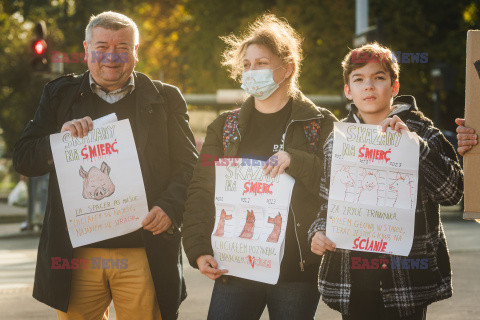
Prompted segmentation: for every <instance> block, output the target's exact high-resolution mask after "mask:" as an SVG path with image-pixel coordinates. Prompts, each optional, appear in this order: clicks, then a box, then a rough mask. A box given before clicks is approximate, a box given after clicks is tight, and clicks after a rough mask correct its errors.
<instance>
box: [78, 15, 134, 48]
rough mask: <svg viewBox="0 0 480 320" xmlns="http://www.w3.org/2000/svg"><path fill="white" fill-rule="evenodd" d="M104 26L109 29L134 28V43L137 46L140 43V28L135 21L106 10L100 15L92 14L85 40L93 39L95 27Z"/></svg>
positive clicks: (86, 29)
mask: <svg viewBox="0 0 480 320" xmlns="http://www.w3.org/2000/svg"><path fill="white" fill-rule="evenodd" d="M95 27H102V28H104V29H108V30H120V29H122V28H132V30H133V39H134V45H135V46H136V45H137V44H138V43H139V34H138V28H137V25H136V24H135V22H134V21H133V20H132V19H130V18H129V17H127V16H125V15H123V14H121V13H117V12H113V11H105V12H102V13H100V14H99V15H96V16H92V17H91V18H90V22H88V25H87V27H86V28H85V41H86V42H87V43H90V41H91V40H92V33H93V28H95Z"/></svg>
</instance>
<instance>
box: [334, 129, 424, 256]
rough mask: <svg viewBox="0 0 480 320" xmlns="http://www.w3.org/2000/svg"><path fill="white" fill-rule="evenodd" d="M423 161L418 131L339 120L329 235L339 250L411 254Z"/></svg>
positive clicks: (336, 131)
mask: <svg viewBox="0 0 480 320" xmlns="http://www.w3.org/2000/svg"><path fill="white" fill-rule="evenodd" d="M418 163H419V142H418V136H417V134H416V133H412V132H407V131H402V133H398V132H395V131H392V130H390V128H388V129H387V131H386V132H382V130H381V127H380V126H374V125H366V124H356V123H345V122H338V123H335V124H334V143H333V153H332V167H331V176H330V194H329V200H328V216H327V233H326V234H327V237H328V238H329V239H331V240H332V241H333V242H335V243H336V245H337V248H341V249H349V250H356V251H367V252H381V253H388V254H395V255H401V256H407V255H408V254H409V252H410V249H411V247H412V242H413V232H414V223H415V208H416V204H417V186H418Z"/></svg>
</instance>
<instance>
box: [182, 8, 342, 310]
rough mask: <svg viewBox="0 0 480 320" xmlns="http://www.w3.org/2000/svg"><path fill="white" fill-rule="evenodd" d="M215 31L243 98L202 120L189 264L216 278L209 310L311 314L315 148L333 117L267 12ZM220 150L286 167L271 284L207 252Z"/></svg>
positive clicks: (188, 217) (282, 28) (297, 47)
mask: <svg viewBox="0 0 480 320" xmlns="http://www.w3.org/2000/svg"><path fill="white" fill-rule="evenodd" d="M222 39H223V40H224V41H225V42H226V43H227V45H228V48H227V49H226V50H225V52H224V55H223V57H224V60H223V65H224V66H227V67H228V68H229V71H230V74H231V77H232V78H234V79H238V78H240V75H241V76H242V86H241V87H242V88H243V89H244V90H245V91H246V92H247V93H249V94H250V97H249V98H248V99H247V100H246V101H245V102H244V103H243V105H242V107H241V108H240V109H237V110H233V111H229V112H226V113H223V114H222V115H220V116H219V117H218V118H217V119H216V120H215V121H213V123H212V124H210V126H209V127H208V130H207V137H206V140H205V143H204V144H203V148H202V153H201V155H200V160H199V162H198V164H197V167H196V169H195V173H194V176H193V178H192V182H191V184H190V187H189V190H188V200H187V203H186V212H185V214H184V229H183V235H184V238H183V243H184V247H185V252H186V254H187V257H188V259H189V261H190V264H191V265H192V266H194V267H196V268H198V269H199V270H200V272H201V273H202V274H204V275H206V276H207V277H209V278H210V279H213V280H215V286H214V289H213V293H212V300H211V303H210V309H209V313H208V319H259V318H260V316H261V314H262V313H263V310H264V309H265V306H267V307H268V312H269V314H270V318H271V319H313V318H314V315H315V311H316V308H317V304H318V300H319V293H318V290H317V286H316V273H317V270H318V266H319V259H318V256H317V257H316V256H315V255H313V254H312V253H311V251H310V247H309V243H308V240H307V232H308V228H309V227H310V225H311V224H312V222H313V221H314V219H315V217H316V215H317V212H318V209H319V207H320V198H319V188H320V181H321V172H322V170H323V159H322V154H321V150H322V147H323V143H324V142H325V140H326V138H327V136H328V135H329V133H330V132H331V130H332V128H333V121H336V119H335V117H334V116H333V115H332V114H331V113H330V112H329V111H327V110H325V109H322V108H318V107H316V106H315V105H314V104H313V103H312V102H311V101H310V100H309V99H307V98H306V97H305V96H304V95H303V94H302V93H301V92H300V91H299V89H298V76H299V73H300V64H301V60H302V52H301V39H300V36H299V35H298V34H297V33H296V32H295V30H293V29H292V28H291V27H290V26H289V25H288V24H287V23H286V22H284V21H281V20H279V19H277V18H276V17H275V16H274V15H271V14H266V15H263V16H262V17H260V18H258V19H257V20H256V21H255V22H254V23H253V24H252V25H250V27H249V29H248V30H247V33H246V35H245V36H244V37H242V38H238V37H236V36H234V35H230V36H228V37H223V38H222ZM223 156H225V157H242V158H252V159H257V160H258V159H261V160H267V161H266V162H265V165H264V167H263V169H264V172H265V174H267V175H270V176H271V177H272V178H273V177H275V176H277V175H279V174H282V173H283V172H286V173H288V174H289V175H291V176H292V177H293V178H295V186H294V188H293V191H292V198H291V202H290V208H289V213H288V220H287V228H286V233H285V240H284V241H285V251H284V257H283V259H282V261H281V266H280V275H279V279H278V282H277V284H275V285H271V284H267V283H263V282H258V281H251V280H246V279H243V278H238V277H233V276H229V275H228V272H227V270H220V269H218V263H217V261H216V260H215V259H214V258H213V249H212V245H211V235H212V232H213V228H214V224H215V212H216V211H215V204H214V194H215V167H214V166H213V162H212V160H214V159H218V158H219V157H223ZM253 221H254V218H253V219H252V222H253ZM246 255H247V254H246ZM245 259H247V258H245ZM245 263H247V261H246V262H245Z"/></svg>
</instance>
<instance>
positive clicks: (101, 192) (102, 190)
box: [95, 188, 107, 199]
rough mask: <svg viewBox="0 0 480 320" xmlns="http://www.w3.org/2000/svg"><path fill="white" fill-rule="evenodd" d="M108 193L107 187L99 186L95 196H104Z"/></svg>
mask: <svg viewBox="0 0 480 320" xmlns="http://www.w3.org/2000/svg"><path fill="white" fill-rule="evenodd" d="M106 194H107V189H105V188H97V189H96V190H95V198H100V199H101V198H103V197H104V196H105V195H106Z"/></svg>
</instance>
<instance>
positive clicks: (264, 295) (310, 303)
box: [208, 276, 320, 320]
mask: <svg viewBox="0 0 480 320" xmlns="http://www.w3.org/2000/svg"><path fill="white" fill-rule="evenodd" d="M319 298H320V294H319V292H318V290H317V285H316V283H310V282H280V283H277V284H276V285H270V284H266V283H261V282H256V281H250V280H245V279H240V278H236V277H229V276H222V277H220V278H219V279H217V280H215V286H214V288H213V292H212V300H211V302H210V309H209V310H208V320H225V319H228V320H257V319H260V316H261V315H262V313H263V310H264V309H265V306H267V308H268V314H269V317H270V319H271V320H307V319H312V320H313V319H314V316H315V311H316V310H317V305H318V300H319Z"/></svg>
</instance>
